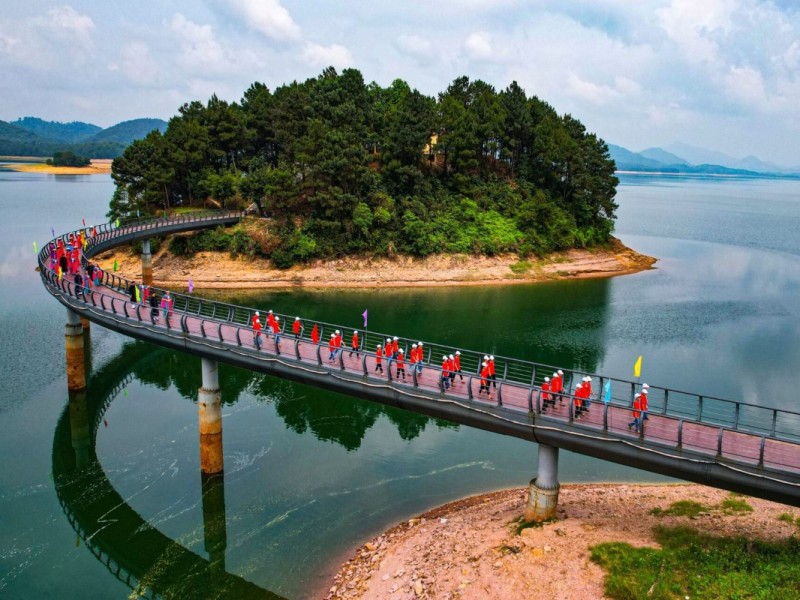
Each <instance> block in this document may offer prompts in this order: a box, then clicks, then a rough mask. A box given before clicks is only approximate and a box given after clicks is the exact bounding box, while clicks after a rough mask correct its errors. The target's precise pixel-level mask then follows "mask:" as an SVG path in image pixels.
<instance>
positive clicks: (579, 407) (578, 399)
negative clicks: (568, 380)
mask: <svg viewBox="0 0 800 600" xmlns="http://www.w3.org/2000/svg"><path fill="white" fill-rule="evenodd" d="M572 407H573V411H574V412H573V416H574V417H575V418H576V419H577V418H578V417H580V416H581V412H583V386H582V385H581V384H580V383H579V384H578V385H577V386H575V392H574V393H573V395H572Z"/></svg>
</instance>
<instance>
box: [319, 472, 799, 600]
mask: <svg viewBox="0 0 800 600" xmlns="http://www.w3.org/2000/svg"><path fill="white" fill-rule="evenodd" d="M728 496H729V494H728V492H726V491H724V490H718V489H715V488H710V487H705V486H701V485H694V484H675V485H650V484H628V483H624V484H576V485H563V486H562V487H561V494H560V498H559V508H558V515H557V516H558V518H557V520H556V521H553V522H550V523H545V524H544V525H543V526H541V527H535V528H528V529H523V530H522V532H521V533H520V534H517V531H516V529H517V526H518V523H519V521H518V519H519V517H520V516H521V515H522V514H523V512H524V509H525V503H526V497H527V489H510V490H502V491H498V492H492V493H489V494H484V495H479V496H473V497H470V498H464V499H462V500H458V501H456V502H451V503H449V504H446V505H444V506H441V507H438V508H435V509H433V510H431V511H429V512H426V513H425V514H423V515H419V516H418V517H415V518H412V519H409V520H407V521H404V522H402V523H399V524H398V525H396V526H394V527H392V528H391V529H389V530H388V531H386V532H384V533H383V534H381V535H379V536H377V537H375V538H373V539H372V540H370V541H368V542H367V543H366V544H364V545H363V546H361V547H360V548H358V549H357V550H356V551H355V552H354V554H353V555H352V557H351V558H350V559H349V560H347V561H346V562H345V563H344V564H343V565H342V566H341V568H340V570H339V572H338V573H337V574H336V576H335V577H334V579H333V581H332V582H330V583H329V584H328V586H327V587H326V588H325V589H324V590H319V592H318V593H317V594H315V595H314V597H319V598H322V597H324V598H326V600H338V599H345V598H346V599H353V598H358V599H362V600H372V599H378V598H380V599H387V598H388V599H398V600H400V599H418V598H431V599H442V600H444V599H448V600H452V599H456V598H458V599H462V600H471V599H474V600H479V599H480V600H486V599H489V600H491V599H497V600H500V599H503V600H505V599H507V598H538V599H550V598H552V599H554V600H556V599H558V600H585V599H589V598H604V597H605V596H604V593H603V580H604V576H605V573H604V572H603V570H602V569H601V568H600V567H599V566H598V565H596V564H595V563H593V562H592V561H591V560H589V556H590V551H589V548H590V547H591V546H593V545H595V544H599V543H603V542H627V543H629V544H631V545H633V546H638V547H642V546H651V547H655V546H656V545H657V544H656V542H655V541H654V536H653V528H654V527H655V526H657V525H665V526H671V525H678V524H683V525H689V526H691V527H694V528H696V529H698V530H700V531H703V532H705V533H709V534H713V535H722V536H742V537H745V538H747V539H762V540H769V541H777V540H781V539H785V538H787V537H789V536H792V535H798V527H797V525H796V524H794V523H790V522H786V521H784V520H780V519H779V518H778V517H779V515H781V514H782V513H787V512H789V513H794V514H795V515H796V514H797V512H798V511H796V510H794V511H793V510H792V508H791V507H787V506H785V505H783V504H777V503H774V502H768V501H766V500H760V499H757V498H746V502H747V503H748V504H749V505H750V506H752V508H753V511H752V512H745V513H731V512H729V511H725V510H722V509H720V508H718V507H719V505H720V503H721V502H722V501H723V500H724V499H725V498H727V497H728ZM680 500H694V501H696V502H700V503H702V504H704V505H706V506H709V507H711V506H713V507H716V508H712V509H710V510H708V511H707V512H703V513H701V514H699V515H698V516H696V517H694V518H691V519H690V518H689V517H676V516H656V515H654V514H651V512H650V511H652V510H653V509H654V508H661V509H666V508H668V507H669V506H670V505H671V504H672V503H673V502H677V501H680Z"/></svg>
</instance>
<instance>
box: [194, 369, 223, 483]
mask: <svg viewBox="0 0 800 600" xmlns="http://www.w3.org/2000/svg"><path fill="white" fill-rule="evenodd" d="M200 360H201V361H202V370H203V387H201V388H200V389H199V390H198V392H197V407H198V411H199V420H200V470H201V471H202V472H203V473H206V474H208V475H213V474H215V473H221V472H222V469H223V461H222V402H221V400H220V392H219V373H218V371H217V369H218V364H217V361H215V360H211V359H208V358H201V359H200Z"/></svg>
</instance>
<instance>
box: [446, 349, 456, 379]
mask: <svg viewBox="0 0 800 600" xmlns="http://www.w3.org/2000/svg"><path fill="white" fill-rule="evenodd" d="M447 362H448V366H449V370H450V387H453V385H455V383H456V357H455V356H454V355H452V354H451V355H450V356H448V360H447Z"/></svg>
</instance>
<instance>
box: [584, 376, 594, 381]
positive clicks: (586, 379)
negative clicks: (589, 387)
mask: <svg viewBox="0 0 800 600" xmlns="http://www.w3.org/2000/svg"><path fill="white" fill-rule="evenodd" d="M583 380H584V381H591V380H592V378H591V377H589V376H588V375H587V376H586V377H584V378H583Z"/></svg>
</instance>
